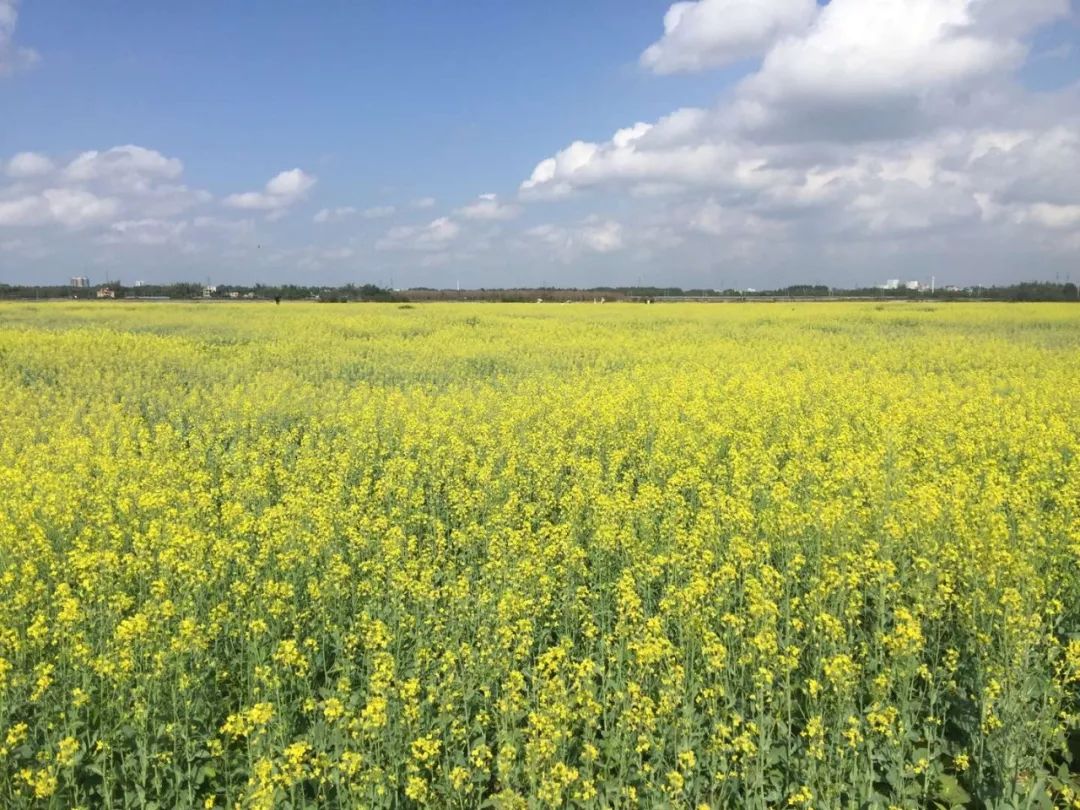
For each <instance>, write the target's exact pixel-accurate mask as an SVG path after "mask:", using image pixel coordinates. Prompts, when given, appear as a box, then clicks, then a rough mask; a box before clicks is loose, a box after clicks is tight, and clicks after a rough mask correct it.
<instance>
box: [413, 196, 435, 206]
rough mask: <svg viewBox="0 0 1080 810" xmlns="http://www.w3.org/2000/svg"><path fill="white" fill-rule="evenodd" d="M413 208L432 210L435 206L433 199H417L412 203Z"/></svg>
mask: <svg viewBox="0 0 1080 810" xmlns="http://www.w3.org/2000/svg"><path fill="white" fill-rule="evenodd" d="M412 206H413V208H433V207H434V206H435V198H434V197H418V198H417V199H415V200H413V201H412Z"/></svg>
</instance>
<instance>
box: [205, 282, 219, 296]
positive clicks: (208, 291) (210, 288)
mask: <svg viewBox="0 0 1080 810" xmlns="http://www.w3.org/2000/svg"><path fill="white" fill-rule="evenodd" d="M216 294H217V287H216V286H215V285H213V284H207V285H206V286H205V287H203V288H202V297H203V298H210V297H212V296H214V295H216Z"/></svg>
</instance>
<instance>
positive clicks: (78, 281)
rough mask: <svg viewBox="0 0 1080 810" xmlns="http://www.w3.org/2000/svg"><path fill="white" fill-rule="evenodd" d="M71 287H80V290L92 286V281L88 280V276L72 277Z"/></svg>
mask: <svg viewBox="0 0 1080 810" xmlns="http://www.w3.org/2000/svg"><path fill="white" fill-rule="evenodd" d="M71 286H72V287H80V288H81V287H89V286H90V279H88V278H87V277H86V276H72V277H71Z"/></svg>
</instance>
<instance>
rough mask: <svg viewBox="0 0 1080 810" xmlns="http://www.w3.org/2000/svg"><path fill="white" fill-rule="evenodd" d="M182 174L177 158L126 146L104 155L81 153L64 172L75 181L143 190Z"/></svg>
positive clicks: (150, 150)
mask: <svg viewBox="0 0 1080 810" xmlns="http://www.w3.org/2000/svg"><path fill="white" fill-rule="evenodd" d="M183 171H184V164H183V163H181V162H180V161H179V160H178V159H177V158H169V157H165V155H163V154H161V153H160V152H157V151H155V150H153V149H146V148H144V147H142V146H135V145H133V144H128V145H127V146H114V147H113V148H112V149H107V150H106V151H104V152H99V151H97V150H96V149H94V150H91V151H88V152H83V153H82V154H80V155H79V156H78V157H76V158H75V159H74V160H72V161H71V162H70V163H69V164H68V165H67V167H66V168H65V169H64V176H65V178H67V179H68V180H74V181H76V182H88V181H93V180H103V181H107V182H109V183H112V184H114V185H117V186H120V187H124V188H128V189H132V190H142V189H145V188H146V187H147V186H149V184H150V183H151V182H152V181H154V180H156V179H166V180H174V179H176V178H178V177H179V176H180V175H181V174H183Z"/></svg>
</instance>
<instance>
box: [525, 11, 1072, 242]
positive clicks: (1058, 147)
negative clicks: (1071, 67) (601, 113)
mask: <svg viewBox="0 0 1080 810" xmlns="http://www.w3.org/2000/svg"><path fill="white" fill-rule="evenodd" d="M723 5H725V4H722V3H718V2H717V3H710V2H709V0H701V2H700V3H696V4H686V5H680V4H677V5H676V6H674V7H673V12H669V18H668V20H667V21H666V32H667V33H666V35H665V38H664V39H663V40H661V42H660V43H658V44H657V46H654V48H653V49H650V51H649V53H651V54H652V55H653V57H655V60H654V62H653V63H650V64H651V66H652V67H654V68H655V69H657V70H660V71H665V70H666V71H671V70H682V69H697V68H701V67H706V66H708V65H709V64H714V63H717V62H719V61H725V60H728V59H729V58H734V57H730V55H725V54H724V52H723V48H722V47H721V46H720V45H719V44H718V43H720V42H721V41H722V40H721V39H719V37H720V35H721V32H720V28H715V27H712V23H714V22H716V20H717V19H718V18H714V17H710V16H709V15H710V14H713V13H715V9H717V8H720V7H721V6H723ZM735 5H737V4H733V5H731V6H730V8H734V7H735ZM754 8H755V9H756V10H757V12H760V13H761V14H766V13H767V12H769V10H770V9H774V4H771V3H762V4H760V5H758V4H754ZM791 8H794V6H792V7H791ZM1066 11H1067V3H1066V2H1065V0H1032V2H1031V3H1023V4H1018V3H1015V2H1012V1H1011V0H831V2H830V3H829V4H828V5H826V6H824V7H822V8H821V9H820V11H817V12H814V15H813V21H812V22H809V21H808V22H807V24H806V25H802V24H801V23H800V25H802V27H801V28H800V27H799V26H795V27H794V28H791V29H788V31H787V33H786V34H785V35H783V36H778V37H774V38H773V39H771V40H769V42H768V43H767V44H766V45H765V46H763V47H764V48H766V49H767V52H766V54H765V57H764V59H763V62H762V64H761V67H760V68H759V69H758V70H757V71H756V72H755V73H753V74H751V75H750V76H749V77H748V78H746V79H745V80H743V81H741V82H740V83H739V84H738V85H736V87H735V88H734V91H733V93H732V94H730V97H729V100H727V101H725V102H723V103H721V104H720V105H718V106H717V107H715V108H713V109H697V108H690V109H682V110H677V111H676V112H674V113H672V114H671V115H668V116H665V117H663V118H661V119H659V120H657V121H655V122H654V123H647V122H637V123H635V124H633V125H632V126H629V127H626V128H624V129H621V130H618V131H617V132H616V133H614V135H613V136H612V137H611V138H610V139H608V140H606V141H597V142H588V141H580V140H579V141H574V142H572V143H571V144H570V145H569V146H567V147H566V148H565V149H562V150H560V151H559V152H557V153H555V154H554V155H553V156H551V157H549V158H546V159H544V160H542V161H540V162H539V163H538V164H537V165H536V167H535V169H534V170H533V172H532V173H531V175H530V176H529V177H528V178H527V179H526V180H525V181H524V182H523V183H522V184H521V187H520V194H521V196H522V198H523V199H525V200H529V199H536V198H560V197H566V196H568V195H571V194H574V193H583V192H587V191H594V192H597V193H605V192H606V193H609V194H610V193H625V194H630V195H633V196H636V197H638V198H644V197H650V198H651V201H650V202H649V203H648V205H645V201H644V200H639V202H638V203H637V205H638V208H639V210H652V211H653V212H654V213H655V214H656V215H657V216H658V217H659V221H660V222H661V224H660V225H658V226H657V228H656V230H655V233H656V234H657V235H660V236H662V237H663V238H664V239H667V240H669V241H670V242H671V243H672V244H675V243H679V244H682V243H681V242H679V233H680V232H681V233H682V234H688V235H696V237H695V238H697V239H699V240H700V239H707V238H711V239H713V240H714V241H720V240H723V243H724V248H725V249H728V248H729V247H730V246H731V245H732V244H733V243H737V247H738V251H739V253H740V255H741V256H742V257H744V258H746V260H747V261H748V262H749V261H750V259H751V257H752V255H753V254H754V253H755V252H756V254H757V255H758V256H759V257H762V256H773V257H774V258H775V257H777V256H779V255H781V253H782V251H783V250H789V251H790V252H789V253H788V256H790V257H792V259H794V258H795V257H797V256H798V255H799V252H800V251H802V252H804V253H806V252H808V251H810V250H812V249H813V246H814V245H817V246H819V247H820V248H821V250H822V251H823V252H829V251H831V252H832V253H833V254H834V255H838V254H844V253H845V251H844V250H841V249H839V248H838V247H836V246H837V245H842V244H864V245H867V246H870V245H877V246H879V247H881V248H882V249H883V250H884V249H885V248H884V245H886V244H896V245H899V246H902V248H900V249H898V251H897V255H898V256H899V255H903V254H904V253H905V252H913V251H916V250H925V251H928V252H929V251H937V252H938V254H940V255H944V254H945V253H948V252H949V251H951V250H959V249H960V248H959V247H958V244H959V243H956V244H954V243H953V242H952V240H951V239H950V238H949V235H955V236H957V237H958V238H961V237H962V238H968V239H970V240H973V243H974V242H978V241H979V240H980V239H982V240H983V243H984V244H985V242H986V240H987V239H991V238H992V239H996V240H1007V241H1008V243H1009V245H1010V249H1011V250H1013V251H1016V250H1023V249H1041V248H1042V247H1043V246H1045V245H1046V244H1050V243H1048V242H1047V241H1046V240H1047V239H1048V238H1050V237H1046V236H1040V235H1039V233H1037V232H1036V230H1037V229H1042V231H1041V232H1061V233H1063V232H1065V231H1067V230H1068V229H1069V228H1070V227H1075V224H1074V223H1075V217H1076V213H1077V210H1078V209H1077V208H1076V207H1077V206H1080V87H1078V88H1074V89H1066V90H1063V91H1060V92H1059V93H1057V94H1056V96H1055V95H1050V94H1043V95H1041V96H1037V95H1034V94H1032V93H1028V92H1026V91H1024V90H1023V89H1022V87H1020V86H1019V84H1018V83H1017V82H1015V81H1013V75H1014V73H1015V71H1016V70H1017V69H1018V68H1019V67H1020V66H1021V65H1022V64H1023V62H1024V60H1025V58H1026V55H1027V53H1028V51H1029V48H1030V42H1031V35H1032V32H1033V31H1034V30H1035V29H1036V28H1038V27H1039V26H1040V25H1042V24H1045V23H1047V22H1050V21H1052V20H1054V19H1056V18H1058V17H1060V16H1061V15H1062V14H1064V13H1065V12H1066ZM672 14H673V15H674V16H672ZM787 19H790V18H787ZM733 20H734V18H733ZM732 25H734V22H732ZM687 26H690V27H689V28H688V27H687ZM725 31H727V33H730V31H729V30H727V29H725ZM766 39H767V37H766ZM714 46H715V47H716V48H718V49H719V50H715V51H710V50H709V48H711V47H714ZM748 47H749V46H748ZM710 54H712V55H710ZM661 58H662V59H663V61H660V60H661ZM646 61H648V60H646ZM1017 124H1020V126H1017ZM703 200H704V202H702V201H703ZM991 228H992V229H993V230H992V232H991V231H989V230H987V229H991ZM627 233H630V234H631V235H632V239H633V246H634V249H635V251H636V250H638V248H639V247H640V240H641V236H642V234H643V233H644V229H643V228H642V227H635V228H634V229H633V230H632V231H631V230H624V232H623V236H624V240H623V241H624V242H625V241H626V240H625V236H626V234H627ZM672 236H674V239H671V237H672ZM531 238H532V239H534V240H547V241H548V242H549V243H551V244H552V245H559V246H561V247H562V248H563V249H565V247H566V245H568V244H570V243H572V242H575V239H574V237H573V235H572V229H571V228H565V227H564V228H560V227H558V226H541V228H540V229H539V230H535V231H533V232H532V233H531ZM919 240H922V241H919ZM576 244H577V245H578V246H579V247H580V246H584V245H585V241H584V240H583V239H582V238H581V236H580V235H579V236H578V237H577V239H576ZM601 244H602V242H601ZM1053 244H1055V245H1060V244H1063V243H1062V242H1061V241H1060V240H1059V241H1058V242H1056V243H1053ZM826 245H830V247H829V248H828V250H826V247H825V246H826ZM1021 245H1022V246H1026V247H1018V246H1021ZM779 246H787V247H785V248H783V249H781V248H780V247H779ZM834 247H836V249H835V250H833V248H834ZM846 255H847V256H848V257H849V258H850V257H853V256H855V255H856V253H854V252H848V253H847V254H846ZM708 260H709V259H708V257H706V256H704V254H703V255H702V261H705V262H707V261H708Z"/></svg>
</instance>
